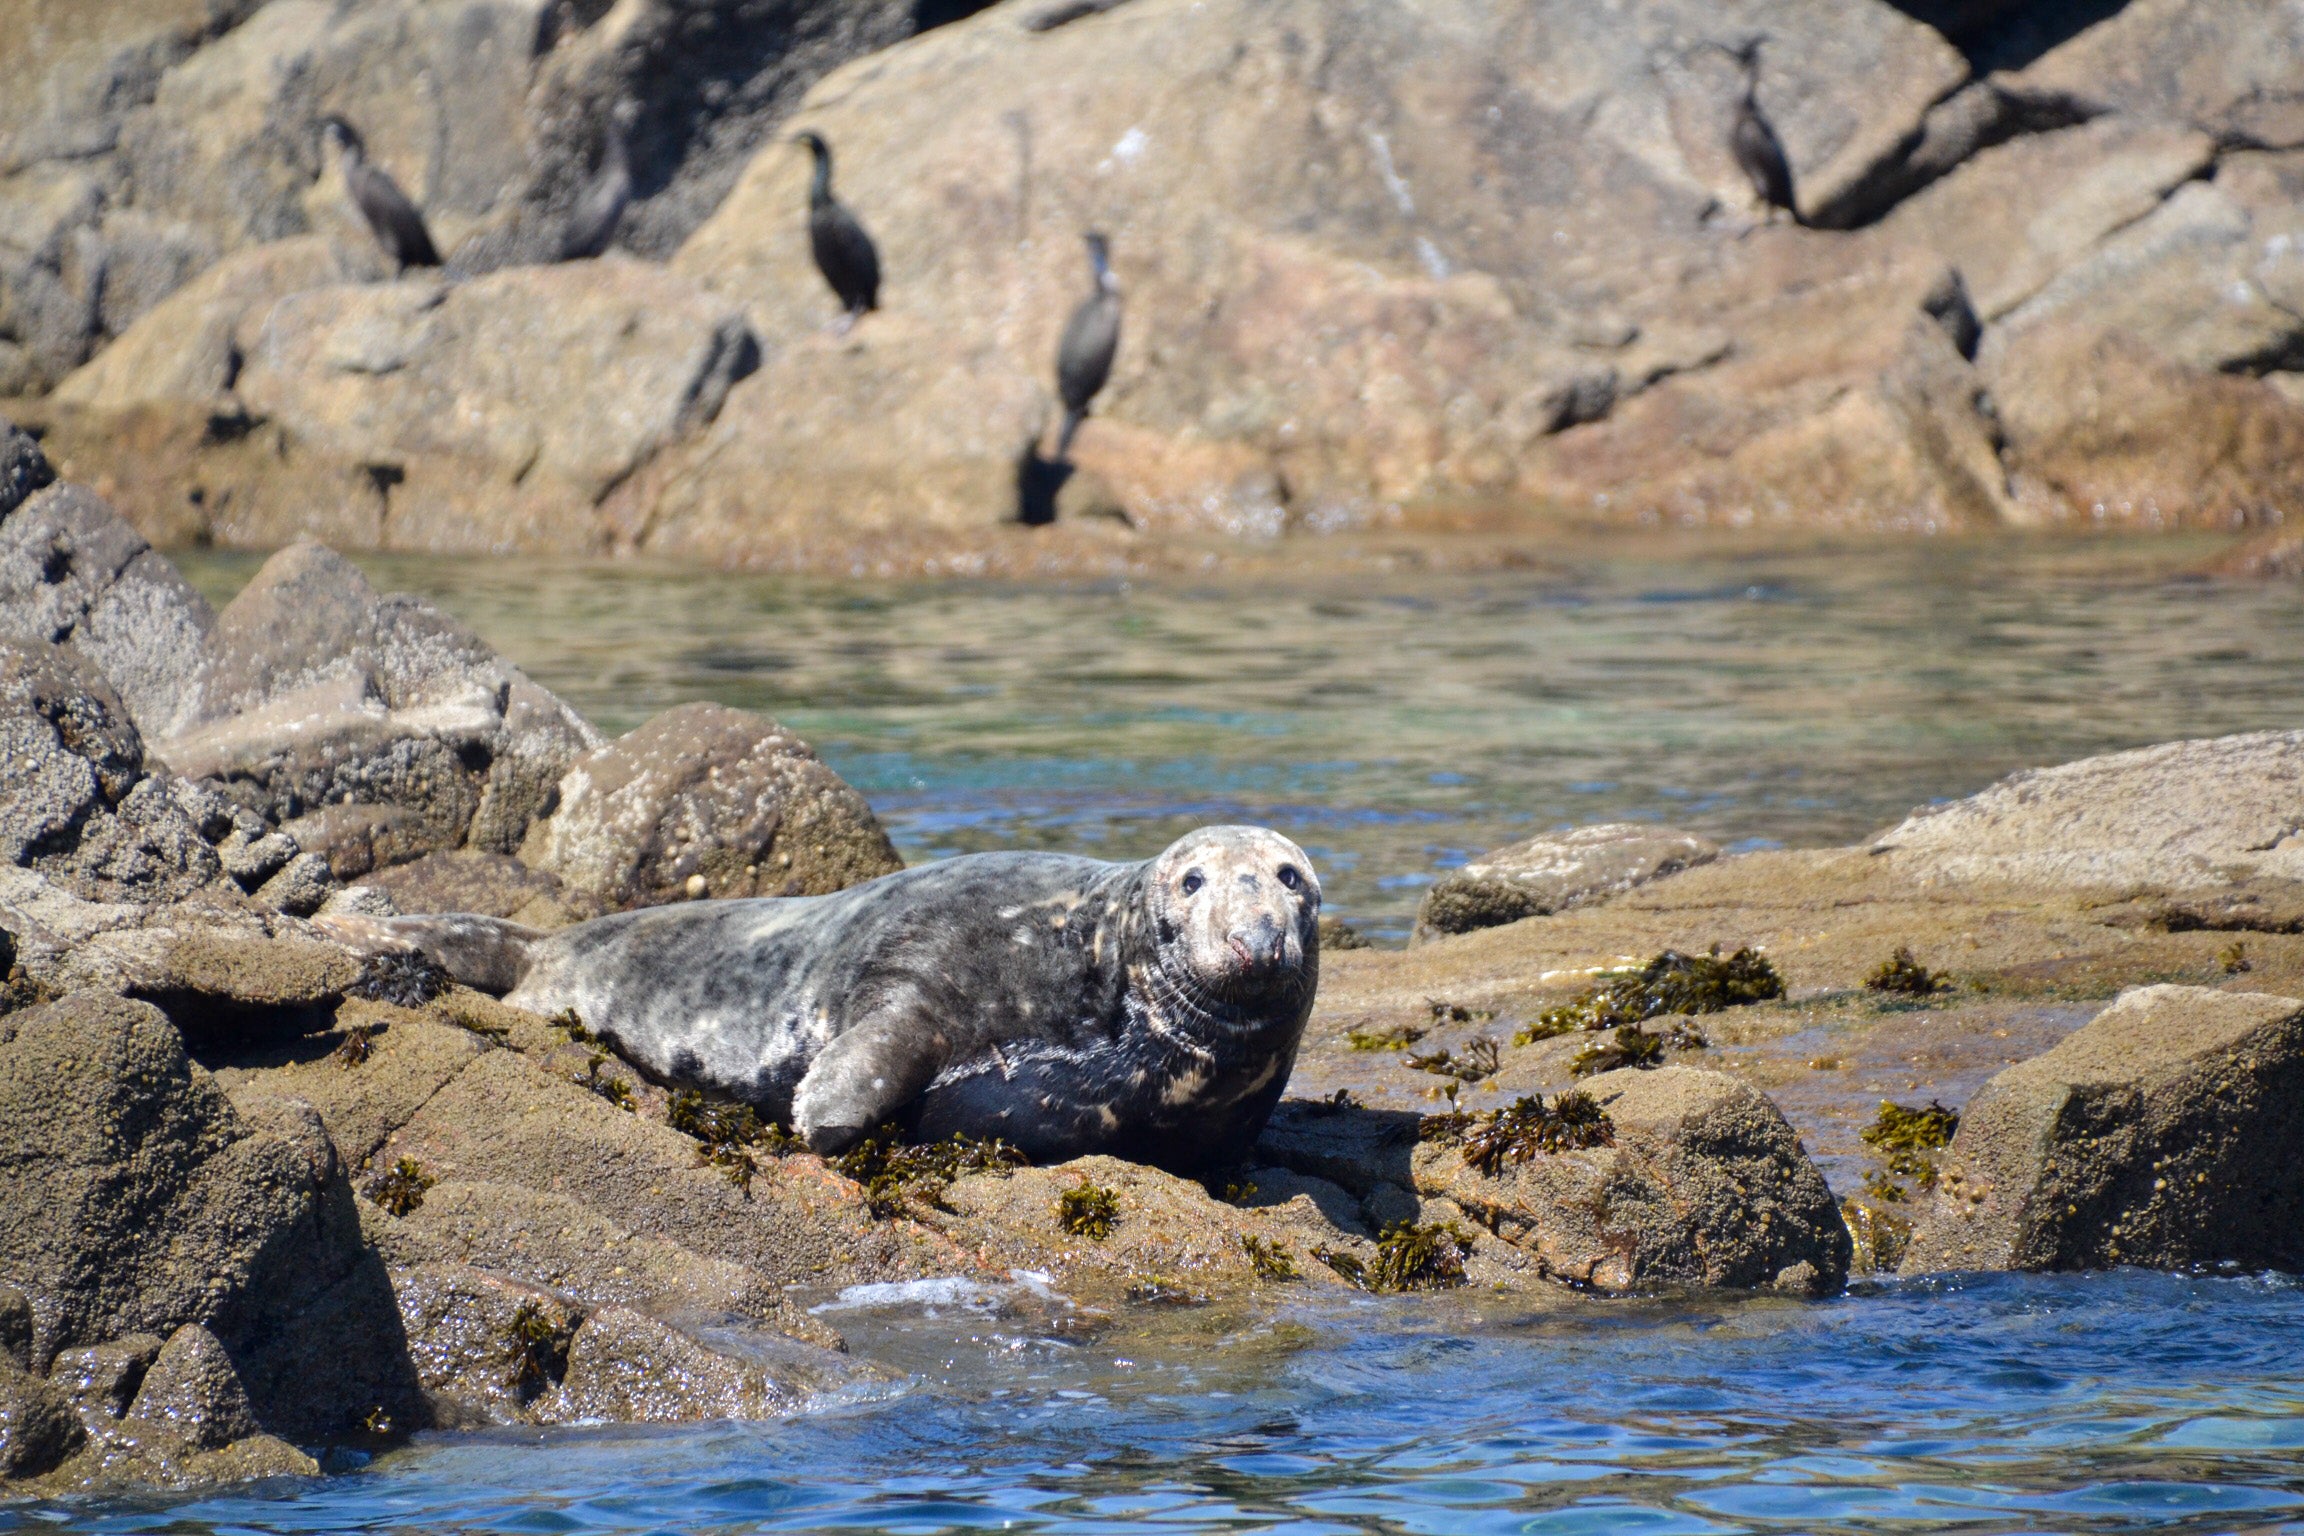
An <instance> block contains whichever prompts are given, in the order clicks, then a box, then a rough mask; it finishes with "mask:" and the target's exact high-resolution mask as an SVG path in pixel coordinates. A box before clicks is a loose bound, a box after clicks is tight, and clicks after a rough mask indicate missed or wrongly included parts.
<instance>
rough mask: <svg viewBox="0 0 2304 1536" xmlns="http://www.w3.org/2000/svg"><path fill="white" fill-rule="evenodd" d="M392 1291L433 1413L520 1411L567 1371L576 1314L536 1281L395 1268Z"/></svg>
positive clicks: (503, 1417) (446, 1268)
mask: <svg viewBox="0 0 2304 1536" xmlns="http://www.w3.org/2000/svg"><path fill="white" fill-rule="evenodd" d="M392 1293H393V1295H394V1296H396V1297H397V1298H398V1299H399V1303H400V1321H401V1326H402V1327H403V1328H404V1329H406V1331H407V1335H408V1353H409V1357H410V1358H411V1359H413V1360H414V1361H415V1362H416V1369H417V1376H418V1379H419V1380H420V1381H421V1382H422V1383H423V1385H424V1390H425V1392H426V1393H427V1394H429V1395H430V1396H431V1397H432V1398H433V1399H434V1409H433V1412H434V1416H435V1417H436V1418H438V1419H441V1420H444V1421H446V1422H451V1423H491V1422H492V1423H500V1424H501V1423H518V1422H521V1421H523V1420H525V1419H526V1418H528V1417H529V1412H528V1410H529V1409H530V1408H531V1406H532V1405H533V1404H534V1403H535V1401H536V1399H537V1398H538V1397H540V1396H542V1395H544V1394H546V1393H549V1392H551V1391H552V1390H553V1389H554V1388H556V1387H558V1386H559V1385H560V1381H561V1378H562V1377H563V1376H564V1375H566V1374H567V1369H568V1352H569V1349H568V1346H569V1339H570V1337H571V1336H572V1335H573V1334H574V1333H575V1332H576V1328H577V1325H578V1324H579V1323H581V1322H582V1321H583V1319H584V1314H583V1312H582V1310H581V1309H579V1308H576V1307H573V1306H571V1305H569V1303H568V1302H567V1300H566V1299H565V1298H564V1297H561V1296H558V1295H555V1294H554V1293H553V1292H551V1291H549V1290H546V1289H544V1288H543V1287H541V1286H535V1285H526V1284H522V1283H521V1282H519V1281H516V1280H511V1279H507V1278H505V1277H504V1276H502V1275H494V1274H489V1273H486V1272H484V1271H482V1270H478V1269H473V1268H471V1267H469V1266H467V1265H461V1264H437V1265H424V1266H422V1267H420V1268H415V1269H404V1270H396V1271H394V1273H393V1276H392ZM443 1399H445V1402H444V1403H443V1402H442V1401H441V1400H443ZM603 1417H606V1415H603Z"/></svg>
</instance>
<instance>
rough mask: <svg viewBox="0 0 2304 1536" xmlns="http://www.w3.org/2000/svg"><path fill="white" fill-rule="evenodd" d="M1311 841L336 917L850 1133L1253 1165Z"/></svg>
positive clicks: (1299, 995) (539, 1007) (1289, 1059)
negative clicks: (1135, 858)
mask: <svg viewBox="0 0 2304 1536" xmlns="http://www.w3.org/2000/svg"><path fill="white" fill-rule="evenodd" d="M1319 916H1320V886H1319V881H1318V878H1317V877H1316V876H1315V875H1314V873H1313V871H1312V865H1311V861H1310V860H1308V859H1306V858H1305V857H1304V852H1303V850H1302V849H1300V848H1298V847H1297V846H1296V845H1295V844H1294V843H1292V842H1290V841H1288V839H1286V838H1284V837H1282V836H1280V835H1279V834H1278V833H1276V832H1269V831H1266V830H1264V829H1262V828H1259V827H1209V828H1204V829H1202V830H1200V831H1198V832H1193V833H1191V834H1189V835H1187V836H1185V837H1184V838H1182V839H1180V840H1179V841H1177V842H1176V843H1175V844H1173V845H1171V846H1170V847H1169V848H1168V849H1167V851H1166V852H1164V853H1162V854H1161V855H1160V856H1159V857H1157V858H1154V859H1150V860H1147V861H1145V862H1144V863H1141V864H1107V863H1102V862H1100V861H1098V860H1094V859H1083V858H1075V857H1072V856H1069V855H1064V854H1052V853H983V854H972V855H969V856H967V857H964V858H956V859H950V860H946V861H944V862H943V863H939V864H929V865H924V866H922V867H920V868H917V869H908V870H904V871H902V872H900V873H897V874H893V875H885V876H882V877H881V878H880V879H877V880H871V881H867V882H865V883H864V884H862V885H857V886H852V887H850V888H849V889H847V890H845V891H840V892H837V893H835V894H833V895H830V896H809V897H789V898H762V899H755V900H741V901H697V902H688V903H684V904H682V905H678V906H669V907H651V908H647V909H644V910H641V911H638V912H624V913H619V914H617V915H615V916H613V917H604V918H600V919H597V920H596V921H593V922H589V923H580V924H578V925H576V926H575V927H572V928H567V929H563V930H561V931H560V932H558V933H553V934H536V933H534V932H532V931H530V930H527V929H522V928H519V927H517V926H516V925H513V924H509V923H502V922H497V921H495V920H493V919H488V918H473V917H458V916H449V917H405V918H384V919H373V918H367V919H363V918H345V919H335V920H331V926H332V927H335V928H336V929H337V931H338V933H339V934H340V936H342V937H345V938H347V939H349V940H352V941H355V942H362V943H370V944H379V943H381V944H392V943H397V944H403V945H410V946H413V947H416V948H419V949H422V950H424V951H425V952H426V953H428V954H430V955H432V956H433V957H434V958H435V959H437V960H439V961H440V962H441V963H442V964H443V965H445V966H446V967H447V968H448V969H449V970H450V971H451V972H453V973H455V974H456V975H458V976H459V977H460V978H463V979H466V980H468V981H471V982H472V983H474V984H476V985H488V986H493V987H494V988H496V989H504V988H509V989H510V990H509V993H508V995H507V997H506V999H505V1000H506V1001H507V1002H510V1003H513V1004H515V1005H517V1006H520V1007H523V1008H529V1009H533V1010H535V1011H537V1012H540V1013H553V1012H556V1011H558V1010H560V1009H563V1008H573V1009H575V1010H576V1012H577V1014H578V1015H579V1016H580V1017H581V1018H582V1019H583V1020H584V1022H585V1023H586V1025H587V1026H589V1027H590V1028H591V1029H592V1030H593V1031H594V1032H595V1033H597V1034H598V1035H599V1036H600V1037H601V1038H602V1039H603V1040H605V1041H607V1042H608V1043H609V1044H611V1045H613V1046H614V1047H615V1048H616V1050H617V1051H618V1052H619V1053H620V1054H622V1055H623V1056H624V1057H626V1058H627V1059H628V1060H630V1061H632V1062H633V1063H634V1064H636V1065H638V1066H640V1067H641V1068H643V1069H645V1070H646V1071H648V1072H649V1073H650V1074H651V1075H653V1076H655V1077H656V1078H658V1079H659V1080H661V1081H664V1082H668V1083H679V1084H690V1085H694V1086H698V1087H704V1088H710V1089H714V1090H717V1091H719V1092H722V1093H727V1094H731V1095H734V1096H736V1097H738V1098H741V1099H744V1100H746V1101H748V1102H749V1103H751V1104H753V1105H755V1106H757V1107H758V1108H759V1110H760V1111H761V1112H762V1113H763V1114H765V1115H769V1116H771V1117H774V1118H777V1119H783V1120H789V1121H790V1122H791V1123H792V1124H793V1125H794V1126H795V1127H796V1128H797V1129H798V1130H799V1131H800V1132H801V1134H802V1135H803V1136H805V1137H806V1138H807V1139H808V1143H809V1145H810V1146H811V1147H813V1148H815V1149H816V1150H818V1151H820V1152H827V1153H831V1152H838V1151H841V1150H843V1149H845V1148H847V1147H849V1146H851V1145H853V1144H854V1143H855V1142H856V1141H857V1140H859V1139H860V1138H862V1137H863V1136H864V1135H866V1134H868V1133H869V1132H870V1131H871V1130H872V1128H873V1127H875V1126H877V1125H879V1124H880V1123H882V1122H883V1121H888V1120H894V1121H897V1122H898V1123H900V1124H902V1125H904V1126H905V1127H906V1129H907V1130H908V1131H909V1132H910V1133H911V1134H912V1135H913V1136H915V1137H917V1138H921V1139H928V1138H936V1137H943V1136H949V1135H951V1134H952V1133H954V1132H956V1131H965V1132H967V1133H968V1134H970V1135H974V1136H999V1137H1003V1138H1005V1139H1006V1140H1008V1141H1010V1142H1012V1143H1014V1144H1015V1145H1016V1146H1017V1147H1019V1148H1021V1149H1022V1150H1023V1151H1024V1152H1025V1153H1026V1154H1027V1155H1029V1156H1030V1157H1032V1158H1033V1159H1035V1160H1036V1161H1042V1162H1047V1161H1059V1160H1062V1159H1064V1158H1069V1157H1076V1156H1079V1155H1081V1154H1083V1153H1088V1152H1108V1153H1112V1154H1114V1155H1116V1156H1120V1157H1126V1158H1131V1159H1134V1160H1136V1161H1139V1162H1148V1163H1154V1164H1157V1165H1159V1166H1161V1167H1164V1168H1170V1169H1174V1170H1176V1171H1179V1172H1187V1173H1188V1172H1195V1171H1200V1170H1205V1169H1211V1168H1221V1167H1226V1166H1229V1165H1231V1164H1233V1163H1236V1162H1238V1161H1239V1159H1240V1158H1241V1156H1242V1155H1243V1154H1244V1153H1245V1152H1246V1151H1247V1149H1248V1146H1249V1144H1250V1143H1251V1142H1253V1141H1254V1140H1255V1139H1256V1136H1257V1133H1258V1132H1259V1131H1261V1130H1262V1129H1263V1126H1264V1120H1265V1117H1266V1116H1267V1115H1269V1114H1270V1113H1271V1110H1272V1105H1273V1104H1274V1103H1275V1102H1276V1101H1277V1100H1278V1099H1279V1097H1280V1091H1281V1089H1282V1088H1283V1087H1284V1086H1285V1085H1286V1083H1287V1080H1288V1072H1289V1069H1290V1067H1291V1066H1293V1065H1294V1062H1295V1058H1296V1045H1297V1041H1298V1040H1299V1039H1300V1038H1301V1036H1302V1035H1303V1032H1304V1021H1305V1019H1306V1018H1307V1017H1308V1016H1309V1015H1310V1013H1311V1011H1312V996H1313V992H1314V990H1315V988H1316V986H1317V984H1318V980H1319V966H1320V955H1319V939H1318V922H1319Z"/></svg>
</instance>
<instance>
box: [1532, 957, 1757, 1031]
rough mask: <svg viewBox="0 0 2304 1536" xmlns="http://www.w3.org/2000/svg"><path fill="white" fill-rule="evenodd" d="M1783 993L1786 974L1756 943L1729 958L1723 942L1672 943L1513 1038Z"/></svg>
mask: <svg viewBox="0 0 2304 1536" xmlns="http://www.w3.org/2000/svg"><path fill="white" fill-rule="evenodd" d="M1783 995H1784V978H1783V977H1782V976H1781V975H1779V974H1778V973H1777V970H1776V967H1775V966H1774V965H1772V964H1770V963H1769V961H1768V958H1767V956H1765V955H1763V954H1761V953H1760V952H1759V951H1758V950H1756V949H1753V948H1752V947H1751V946H1750V945H1746V946H1744V947H1743V948H1740V949H1738V950H1737V951H1736V952H1735V953H1734V954H1732V955H1729V956H1727V957H1726V958H1725V959H1723V958H1722V957H1721V954H1720V946H1719V945H1717V944H1715V945H1713V946H1712V952H1711V953H1710V954H1706V955H1684V954H1682V953H1680V952H1679V951H1678V950H1675V949H1668V950H1666V951H1664V952H1663V953H1662V954H1660V955H1658V956H1657V957H1656V958H1655V959H1653V960H1650V961H1649V962H1648V963H1647V964H1646V965H1644V966H1642V967H1640V969H1638V970H1636V971H1611V972H1608V973H1606V974H1604V975H1602V976H1601V977H1600V978H1599V985H1597V986H1595V987H1593V988H1591V989H1590V990H1588V991H1586V992H1582V993H1580V994H1578V995H1577V996H1576V997H1574V998H1572V999H1570V1000H1569V1001H1567V1002H1565V1003H1561V1004H1559V1005H1557V1006H1555V1007H1551V1008H1547V1009H1545V1010H1544V1011H1543V1012H1542V1013H1540V1014H1538V1015H1537V1016H1536V1018H1535V1020H1534V1022H1532V1023H1530V1024H1527V1025H1524V1026H1523V1027H1522V1028H1521V1030H1520V1032H1519V1033H1518V1034H1517V1035H1515V1036H1513V1039H1512V1043H1513V1044H1514V1045H1532V1044H1534V1043H1535V1042H1536V1041H1538V1040H1550V1039H1553V1038H1554V1037H1556V1036H1559V1035H1572V1034H1575V1033H1577V1032H1579V1031H1582V1032H1585V1033H1588V1034H1599V1033H1600V1032H1602V1031H1604V1030H1610V1029H1622V1028H1624V1027H1625V1026H1627V1025H1632V1024H1642V1023H1646V1022H1647V1021H1648V1020H1650V1019H1654V1018H1661V1017H1663V1016H1665V1015H1667V1014H1675V1013H1686V1014H1696V1013H1719V1012H1721V1011H1723V1010H1725V1009H1729V1008H1742V1007H1745V1006H1748V1005H1749V1004H1752V1003H1761V1002H1767V1001H1769V1000H1771V999H1774V998H1779V997H1782V996H1783Z"/></svg>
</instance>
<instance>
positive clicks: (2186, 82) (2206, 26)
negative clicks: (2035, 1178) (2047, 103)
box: [2009, 0, 2304, 149]
mask: <svg viewBox="0 0 2304 1536" xmlns="http://www.w3.org/2000/svg"><path fill="white" fill-rule="evenodd" d="M2299 80H2304V16H2300V15H2299V14H2298V13H2297V10H2296V7H2295V6H2293V5H2291V4H2288V3H2287V0H2218V3H2217V4H2214V5H2198V4H2193V3H2190V0H2131V3H2129V4H2126V5H2122V6H2120V7H2119V8H2118V9H2117V10H2116V11H2114V12H2113V14H2112V15H2110V16H2109V17H2108V18H2106V19H2105V20H2104V21H2103V22H2102V23H2101V24H2099V25H2097V26H2093V27H2087V28H2084V29H2082V30H2081V31H2079V32H2078V33H2076V34H2075V35H2074V36H2072V37H2071V38H2070V39H2069V40H2068V41H2065V42H2063V43H2061V44H2059V45H2058V46H2057V47H2055V48H2052V49H2050V50H2049V51H2048V52H2046V53H2045V54H2043V55H2041V57H2040V58H2038V59H2037V60H2035V61H2033V62H2032V63H2030V64H2028V65H2027V66H2026V67H2025V68H2024V69H2023V70H2021V71H2020V72H2018V73H2017V75H2016V76H2015V77H2014V79H2013V80H2011V81H2010V82H2009V88H2010V89H2011V90H2013V91H2016V92H2018V93H2020V94H2022V95H2025V96H2029V97H2033V98H2036V99H2050V100H2065V101H2071V102H2075V103H2078V104H2079V105H2081V106H2082V107H2083V108H2084V109H2086V110H2089V111H2095V112H2103V111H2114V112H2121V113H2125V114H2128V115H2130V116H2133V117H2140V118H2142V117H2150V118H2159V119H2161V120H2164V121H2168V122H2178V123H2186V124H2190V125H2192V126H2194V127H2197V128H2200V129H2203V130H2205V131H2207V132H2209V133H2212V134H2215V135H2216V136H2217V137H2218V138H2220V139H2223V140H2225V141H2226V142H2231V143H2241V144H2250V143H2254V144H2265V145H2270V146H2273V147H2278V148H2290V149H2294V148H2304V91H2299V90H2298V89H2297V81H2299Z"/></svg>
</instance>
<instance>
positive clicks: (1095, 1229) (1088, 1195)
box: [1056, 1176, 1120, 1243]
mask: <svg viewBox="0 0 2304 1536" xmlns="http://www.w3.org/2000/svg"><path fill="white" fill-rule="evenodd" d="M1119 1219H1120V1197H1119V1195H1117V1194H1115V1193H1114V1192H1113V1191H1111V1190H1109V1189H1106V1188H1105V1187H1104V1186H1103V1185H1101V1184H1096V1183H1092V1182H1090V1181H1089V1180H1088V1179H1087V1178H1086V1177H1085V1176H1083V1177H1082V1178H1081V1180H1080V1182H1079V1183H1077V1184H1075V1185H1073V1186H1072V1187H1071V1188H1070V1189H1068V1190H1066V1191H1064V1193H1062V1194H1060V1195H1058V1196H1057V1197H1056V1225H1058V1226H1060V1227H1062V1228H1063V1229H1064V1230H1065V1231H1067V1232H1069V1233H1071V1234H1072V1235H1074V1236H1075V1237H1085V1238H1088V1239H1090V1240H1091V1241H1094V1242H1099V1243H1100V1242H1102V1241H1104V1239H1106V1238H1108V1237H1110V1236H1111V1235H1112V1224H1113V1223H1114V1222H1116V1221H1118V1220H1119Z"/></svg>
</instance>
